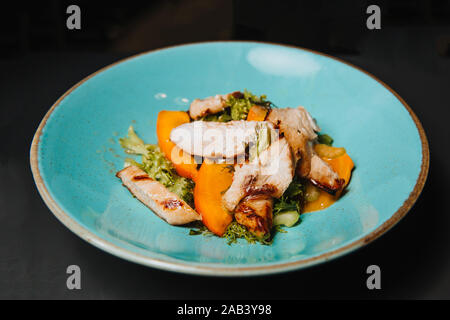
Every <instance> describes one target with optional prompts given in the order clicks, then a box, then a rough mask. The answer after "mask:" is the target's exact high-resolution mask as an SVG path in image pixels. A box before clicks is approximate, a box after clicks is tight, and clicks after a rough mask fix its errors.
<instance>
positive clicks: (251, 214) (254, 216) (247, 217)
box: [234, 194, 273, 238]
mask: <svg viewBox="0 0 450 320" xmlns="http://www.w3.org/2000/svg"><path fill="white" fill-rule="evenodd" d="M272 209H273V198H272V197H271V196H269V195H265V194H261V195H255V196H248V197H245V198H244V199H243V200H242V201H241V202H240V203H239V205H238V206H237V207H236V210H235V213H234V217H235V218H236V221H237V222H238V223H240V224H242V225H244V226H246V227H247V230H249V231H250V232H251V233H253V234H254V235H255V236H257V237H258V238H262V237H263V236H264V235H266V234H268V233H269V232H270V229H272Z"/></svg>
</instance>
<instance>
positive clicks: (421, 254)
mask: <svg viewBox="0 0 450 320" xmlns="http://www.w3.org/2000/svg"><path fill="white" fill-rule="evenodd" d="M70 4H78V5H79V6H80V7H81V17H82V18H81V30H72V31H69V30H67V28H66V26H65V24H66V18H67V16H68V15H67V14H66V13H65V10H66V8H67V6H68V5H70ZM370 4H378V5H379V6H380V7H381V15H382V29H381V30H373V31H371V30H368V29H367V28H366V23H365V21H366V19H367V17H368V15H367V14H366V8H367V6H368V5H370ZM1 10H2V15H1V18H0V20H1V28H0V137H1V143H0V298H14V299H15V298H52V299H55V298H63V299H78V298H88V299H91V298H99V299H104V298H150V299H156V298H158V299H172V298H177V299H195V298H205V299H212V298H219V299H225V298H234V299H239V298H252V299H260V298H284V299H292V298H400V299H412V298H414V299H439V298H446V299H449V298H450V232H449V226H450V210H449V207H450V206H449V204H448V202H449V201H448V198H449V196H448V193H449V191H450V190H449V189H450V188H449V187H448V185H449V183H448V181H449V179H450V174H449V172H450V170H449V169H448V164H447V159H449V158H450V157H449V156H450V152H449V138H450V135H449V132H450V130H449V129H448V123H449V121H448V119H449V118H448V116H449V111H448V110H449V107H450V103H449V101H450V56H449V55H450V1H444V0H433V1H418V0H417V1H413V0H409V1H408V0H404V1H320V0H315V1H312V0H311V1H300V0H299V1H287V2H284V1H283V2H281V1H271V2H269V1H257V2H256V1H226V0H220V1H210V0H192V1H185V0H178V1H152V2H145V3H144V2H136V1H130V0H128V1H120V2H119V1H108V2H100V1H95V2H94V1H47V2H46V1H39V2H38V1H35V2H33V3H31V2H30V3H29V4H27V3H26V2H20V3H19V2H18V4H17V5H15V6H12V7H6V6H2V8H1ZM233 39H240V40H246V39H251V40H260V41H270V42H278V43H287V44H291V45H297V46H302V47H306V48H310V49H315V50H319V51H322V52H325V53H329V54H331V55H334V56H337V57H340V58H343V59H344V60H346V61H349V62H351V63H353V64H355V65H357V66H360V67H362V68H363V69H365V70H367V71H369V72H370V73H372V74H374V75H375V76H377V77H378V78H380V79H382V80H383V81H385V82H386V83H387V84H388V85H390V86H391V87H392V88H393V89H394V90H396V91H397V92H398V93H399V94H400V95H401V96H402V97H403V98H404V99H405V100H406V102H407V103H408V104H409V105H410V106H411V108H412V109H413V110H414V112H415V113H416V114H417V115H418V117H419V118H420V120H421V121H422V124H423V126H424V128H425V131H426V133H427V135H428V139H429V143H430V149H431V166H430V174H429V177H428V181H427V184H426V186H425V189H424V191H423V193H422V195H421V196H420V198H419V200H418V201H417V203H416V205H415V206H414V208H413V209H412V210H411V211H410V213H409V214H408V215H407V216H406V217H405V218H404V220H402V221H401V223H400V224H399V225H398V226H396V227H395V228H394V229H393V230H392V231H390V232H388V233H387V234H386V235H384V236H383V237H382V238H380V239H379V240H377V241H375V242H374V243H372V244H370V245H368V246H367V247H365V248H362V249H361V250H358V251H357V252H355V253H352V254H350V255H348V256H345V257H343V258H340V259H337V260H334V261H331V262H329V263H326V264H323V265H319V266H316V267H312V268H309V269H306V270H300V271H297V272H290V273H285V274H281V275H274V276H268V277H251V278H235V279H230V278H208V277H197V276H188V275H182V274H175V273H169V272H164V271H159V270H155V269H151V268H147V267H143V266H139V265H136V264H133V263H130V262H127V261H124V260H121V259H118V258H116V257H114V256H112V255H110V254H107V253H105V252H103V251H101V250H99V249H97V248H95V247H93V246H91V245H89V244H88V243H86V242H84V241H83V240H81V239H80V238H78V237H77V236H76V235H74V234H73V233H71V232H70V231H69V230H68V229H66V228H65V227H64V226H63V225H62V224H61V223H59V222H58V221H57V219H56V218H54V216H53V215H52V214H51V212H50V211H49V210H48V209H47V207H46V206H45V204H44V203H43V201H42V200H41V198H40V196H39V194H38V192H37V190H36V188H35V186H34V183H33V180H32V176H31V171H30V167H29V147H30V144H31V139H32V136H33V134H34V131H35V130H36V128H37V126H38V124H39V122H40V120H41V119H42V117H43V116H44V114H45V113H46V112H47V110H48V109H49V108H50V106H51V105H52V104H53V103H54V102H55V101H56V100H57V99H58V97H60V96H61V95H62V94H63V93H64V92H65V91H66V90H67V89H69V88H70V87H71V86H72V85H73V84H75V83H76V82H78V81H79V80H81V79H82V78H84V77H85V76H87V75H89V74H90V73H92V72H94V71H96V70H98V69H99V68H101V67H103V66H105V65H108V64H110V63H112V62H115V61H117V60H118V59H121V58H123V57H127V56H129V55H131V54H134V53H137V52H142V51H145V50H150V49H154V48H160V47H163V46H167V45H173V44H179V43H187V42H196V41H208V40H233ZM387 116H388V115H387ZM354 121H357V119H355V120H354ZM362 134H363V133H362ZM70 264H77V265H79V266H80V267H81V270H82V290H79V291H70V290H68V289H67V288H66V278H67V275H66V268H67V266H68V265H70ZM371 264H377V265H379V266H380V267H381V271H382V289H381V290H374V291H370V290H368V289H367V288H366V285H365V281H366V278H367V275H366V273H365V270H366V268H367V266H369V265H371Z"/></svg>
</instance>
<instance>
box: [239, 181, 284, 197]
mask: <svg viewBox="0 0 450 320" xmlns="http://www.w3.org/2000/svg"><path fill="white" fill-rule="evenodd" d="M250 180H251V181H250V182H249V184H248V186H247V187H246V188H245V194H246V195H247V196H255V195H264V194H266V195H271V194H274V193H275V191H276V190H277V188H276V187H275V186H274V185H271V184H268V183H265V184H263V185H262V186H253V183H254V181H255V180H256V177H252V179H250Z"/></svg>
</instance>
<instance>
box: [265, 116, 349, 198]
mask: <svg viewBox="0 0 450 320" xmlns="http://www.w3.org/2000/svg"><path fill="white" fill-rule="evenodd" d="M267 121H270V122H272V123H273V124H274V126H275V127H276V128H279V129H280V132H281V133H282V134H283V135H284V136H285V137H286V139H287V141H288V143H289V146H290V147H291V148H292V152H293V154H294V160H295V162H296V168H297V169H296V170H297V173H298V174H299V175H300V176H301V177H303V178H307V179H309V180H311V182H312V183H313V184H315V185H316V186H317V187H319V188H321V189H323V190H325V191H327V192H328V193H330V194H335V193H336V191H337V190H339V189H340V188H341V187H342V185H343V182H342V180H341V179H339V176H338V174H337V173H336V172H334V170H333V169H332V168H331V167H330V166H329V165H328V164H327V163H326V162H325V161H323V160H322V159H321V158H320V157H319V156H317V154H316V153H315V151H314V148H313V145H314V143H316V140H317V134H316V132H318V131H320V128H319V127H318V126H317V124H316V123H315V121H314V119H313V118H312V117H311V115H310V114H309V113H308V112H307V111H306V109H305V108H303V107H297V108H285V109H273V110H272V111H271V112H270V113H269V115H268V116H267Z"/></svg>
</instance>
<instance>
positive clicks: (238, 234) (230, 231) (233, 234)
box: [222, 221, 273, 245]
mask: <svg viewBox="0 0 450 320" xmlns="http://www.w3.org/2000/svg"><path fill="white" fill-rule="evenodd" d="M222 237H223V238H225V239H227V243H228V244H229V245H231V244H233V243H236V242H237V240H238V239H245V240H247V242H248V243H256V242H259V243H261V244H264V245H269V244H271V243H272V240H273V238H272V237H271V235H270V233H269V234H266V235H265V236H264V237H263V238H258V237H257V236H255V235H254V234H253V233H251V232H250V231H248V230H247V228H246V227H245V226H243V225H242V224H239V223H238V222H236V221H233V222H232V223H230V225H229V226H228V228H227V230H226V231H225V233H224V235H223V236H222Z"/></svg>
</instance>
